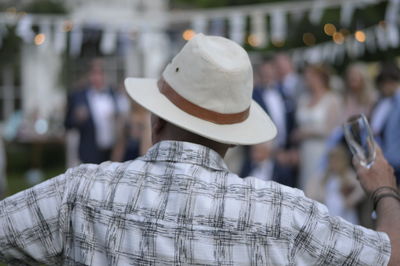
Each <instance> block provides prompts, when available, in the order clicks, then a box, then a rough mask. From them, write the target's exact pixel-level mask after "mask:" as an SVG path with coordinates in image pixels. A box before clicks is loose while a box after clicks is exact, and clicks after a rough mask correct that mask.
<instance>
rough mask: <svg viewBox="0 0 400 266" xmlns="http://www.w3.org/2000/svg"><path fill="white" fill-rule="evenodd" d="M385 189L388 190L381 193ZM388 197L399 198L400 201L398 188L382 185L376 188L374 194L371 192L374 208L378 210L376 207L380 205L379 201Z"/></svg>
mask: <svg viewBox="0 0 400 266" xmlns="http://www.w3.org/2000/svg"><path fill="white" fill-rule="evenodd" d="M383 190H388V192H383V193H379V192H381V191H383ZM386 197H392V198H395V199H397V200H398V201H399V202H400V194H399V192H398V190H397V189H395V188H393V187H386V186H384V187H380V188H378V189H376V190H375V191H374V192H373V193H372V194H371V199H372V202H373V206H374V210H376V207H377V205H378V202H379V201H380V200H381V199H383V198H386Z"/></svg>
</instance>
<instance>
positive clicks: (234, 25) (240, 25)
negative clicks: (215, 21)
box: [229, 13, 246, 45]
mask: <svg viewBox="0 0 400 266" xmlns="http://www.w3.org/2000/svg"><path fill="white" fill-rule="evenodd" d="M229 26H230V27H229V37H230V39H231V40H233V41H235V42H237V43H238V44H240V45H243V43H244V38H245V27H246V19H245V16H244V15H243V14H240V13H236V14H233V15H232V16H231V17H230V18H229Z"/></svg>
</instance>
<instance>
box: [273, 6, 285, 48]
mask: <svg viewBox="0 0 400 266" xmlns="http://www.w3.org/2000/svg"><path fill="white" fill-rule="evenodd" d="M286 31H287V28H286V15H285V13H284V12H283V11H282V10H280V9H276V10H275V11H274V12H273V13H272V17H271V39H272V41H273V42H282V41H285V40H286V34H287V32H286Z"/></svg>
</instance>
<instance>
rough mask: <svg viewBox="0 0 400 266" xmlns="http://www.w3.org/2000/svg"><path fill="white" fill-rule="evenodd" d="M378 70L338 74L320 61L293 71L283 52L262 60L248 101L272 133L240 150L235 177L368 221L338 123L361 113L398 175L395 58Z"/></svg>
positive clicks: (357, 67) (359, 66) (399, 83)
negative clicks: (293, 191)
mask: <svg viewBox="0 0 400 266" xmlns="http://www.w3.org/2000/svg"><path fill="white" fill-rule="evenodd" d="M376 70H377V74H376V75H372V74H371V71H370V70H369V69H368V68H367V66H366V65H365V64H363V63H358V62H357V63H352V64H350V65H349V66H348V67H347V68H346V70H345V72H344V74H343V76H341V75H338V74H336V73H335V71H334V70H333V69H332V68H330V67H329V66H326V65H307V66H305V67H304V68H303V69H302V70H301V71H296V70H295V69H294V67H293V64H292V62H291V59H290V57H288V56H287V55H286V54H278V55H276V56H274V57H271V58H266V59H264V60H263V62H262V63H261V64H260V65H259V66H258V67H257V68H256V71H255V89H254V95H253V96H254V97H253V98H254V100H255V101H257V102H258V103H259V104H260V105H261V107H263V108H264V109H265V110H266V111H267V113H268V114H269V115H270V116H271V118H272V120H273V121H274V122H275V124H276V125H277V128H278V136H277V138H276V139H275V140H274V141H273V142H272V143H263V144H259V145H255V146H252V147H249V148H248V149H246V150H244V151H243V152H244V154H245V156H244V160H243V161H244V163H243V166H242V167H241V174H242V175H243V176H246V175H252V176H256V177H258V178H261V179H264V180H274V181H277V182H279V183H282V184H285V185H288V186H292V187H297V188H300V189H302V190H303V191H304V192H305V194H306V195H307V196H309V197H311V198H313V199H315V200H318V201H320V202H322V203H324V204H325V205H326V206H327V207H328V209H329V210H330V212H331V213H332V214H333V215H339V216H341V217H343V218H344V219H347V220H349V221H350V222H352V223H358V224H362V225H364V226H367V227H370V226H372V222H373V221H372V220H371V216H370V214H371V209H372V208H371V206H368V205H366V204H367V201H365V200H363V199H364V198H365V197H366V195H364V193H363V191H362V189H361V187H360V185H359V184H358V182H357V178H356V174H355V172H354V170H353V168H352V164H351V160H352V156H351V154H349V150H348V148H347V147H346V143H345V140H344V133H343V129H342V125H343V123H345V122H346V121H347V120H348V119H349V118H350V117H352V116H355V115H358V114H364V115H365V116H366V117H367V118H368V119H369V121H370V123H371V127H372V132H373V134H374V137H375V139H376V141H377V143H378V144H379V145H380V146H381V147H382V149H383V151H384V154H385V156H386V158H388V161H389V162H390V163H391V165H392V166H393V167H394V169H395V171H396V176H397V180H398V181H399V180H400V173H399V170H400V155H399V154H398V151H399V150H400V141H399V138H398V136H399V134H400V70H399V68H398V66H397V65H396V63H394V62H382V63H381V64H380V65H379V67H377V69H376Z"/></svg>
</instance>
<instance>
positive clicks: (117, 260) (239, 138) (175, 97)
mask: <svg viewBox="0 0 400 266" xmlns="http://www.w3.org/2000/svg"><path fill="white" fill-rule="evenodd" d="M126 87H127V90H128V92H129V95H130V96H131V97H132V98H133V99H134V100H135V101H137V102H138V103H140V104H141V105H143V106H144V107H145V108H147V109H149V110H150V111H151V112H152V113H153V115H152V121H151V124H152V139H153V142H154V146H153V147H152V148H150V149H149V151H148V152H147V154H146V155H145V156H143V157H141V158H138V159H136V160H134V161H128V162H125V163H112V162H105V163H102V164H100V165H82V166H80V167H77V168H74V169H70V170H68V171H67V172H66V173H65V174H63V175H60V176H57V177H55V178H53V179H51V180H49V181H46V182H44V183H42V184H39V185H38V186H36V187H34V188H31V189H29V190H26V191H24V192H22V193H19V194H16V195H14V196H12V197H10V198H8V199H6V200H4V201H2V202H0V258H1V259H2V260H3V261H7V262H10V263H15V264H21V263H28V264H29V263H37V262H39V263H44V264H50V265H58V264H65V265H316V264H318V265H386V264H387V263H388V262H389V260H390V263H391V264H392V265H396V264H398V263H399V252H391V250H393V251H397V250H399V247H400V245H399V240H400V228H399V226H400V225H399V223H398V221H399V220H400V202H399V196H398V193H397V190H396V189H395V181H394V177H393V172H392V169H391V168H390V166H388V164H387V163H386V161H385V160H384V158H383V157H382V154H381V153H380V150H378V155H377V161H376V163H375V165H374V166H372V168H371V169H369V170H368V169H363V168H362V167H361V166H358V169H359V175H360V181H361V183H362V185H363V187H364V188H365V190H366V191H367V192H372V191H375V193H374V195H373V199H374V201H375V203H376V209H377V214H378V229H379V231H382V232H377V231H373V230H369V229H366V228H363V227H360V226H355V225H352V224H350V223H347V222H345V221H344V220H342V219H340V218H338V217H331V216H330V215H329V213H328V212H327V209H326V208H325V207H324V206H323V205H321V204H319V203H317V202H315V201H313V200H311V199H308V198H306V197H305V196H304V194H303V193H302V192H301V191H300V190H297V189H293V188H289V187H286V186H282V185H279V184H277V183H274V182H264V181H262V180H258V179H255V178H252V177H249V178H245V179H242V178H239V177H238V176H237V175H235V174H233V173H231V172H230V171H229V169H227V167H226V165H225V163H224V161H223V159H222V158H223V156H224V154H225V152H226V151H227V149H228V148H229V147H231V146H233V145H240V144H256V143H262V142H265V141H268V140H270V139H272V138H273V137H274V136H275V135H276V129H275V126H274V124H273V123H272V122H271V120H270V118H269V117H268V116H267V115H266V114H265V113H264V112H263V111H262V109H261V108H260V107H259V106H258V105H257V104H255V103H254V102H253V101H252V100H251V94H252V87H253V81H252V68H251V64H250V61H249V58H248V56H247V53H246V52H245V51H244V50H243V49H242V48H241V47H240V46H239V45H237V44H236V43H234V42H232V41H230V40H228V39H225V38H222V37H211V36H205V35H202V34H198V35H196V36H195V37H194V38H193V39H192V40H191V41H189V42H188V43H187V44H186V45H185V46H184V48H183V49H182V51H181V52H180V53H179V54H178V55H177V56H176V57H175V58H174V59H173V60H172V62H171V63H170V64H169V65H168V66H167V67H166V69H165V71H164V72H163V74H162V77H161V78H160V79H159V80H158V81H157V80H152V79H137V78H128V79H127V80H126ZM378 171H379V175H378Z"/></svg>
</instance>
